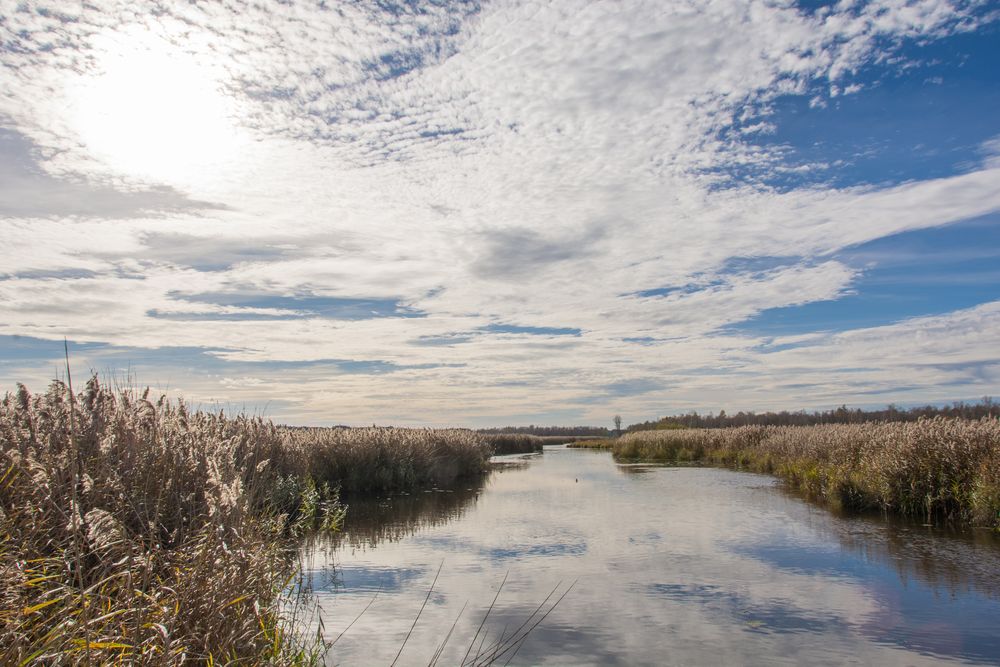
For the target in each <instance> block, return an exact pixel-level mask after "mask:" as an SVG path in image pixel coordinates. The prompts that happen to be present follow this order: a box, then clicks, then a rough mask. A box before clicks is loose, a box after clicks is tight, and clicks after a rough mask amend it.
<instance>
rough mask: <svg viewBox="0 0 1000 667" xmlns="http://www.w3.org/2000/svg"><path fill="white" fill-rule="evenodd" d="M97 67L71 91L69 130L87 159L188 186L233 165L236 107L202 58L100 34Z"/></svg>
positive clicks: (129, 34) (144, 36) (132, 33)
mask: <svg viewBox="0 0 1000 667" xmlns="http://www.w3.org/2000/svg"><path fill="white" fill-rule="evenodd" d="M95 56H96V64H97V67H96V68H95V69H94V70H93V74H92V75H90V76H86V77H82V78H81V79H80V80H79V81H78V82H77V85H76V86H74V89H75V90H74V95H73V97H74V98H75V99H74V106H75V109H74V110H73V114H74V115H73V124H74V125H75V129H76V131H77V133H78V134H79V136H80V138H81V140H82V141H83V143H84V144H85V145H86V148H87V150H88V151H89V152H90V153H91V154H92V156H93V157H95V158H97V159H99V160H101V161H102V162H104V163H106V164H107V165H108V166H109V167H110V168H111V169H113V170H114V171H117V172H124V173H125V174H127V175H129V176H132V177H136V178H140V179H144V180H155V181H165V182H178V181H182V182H183V181H190V180H191V179H193V178H198V177H201V176H204V175H207V172H210V171H213V170H215V169H218V168H219V167H220V166H222V165H224V164H225V163H226V162H229V161H230V160H232V159H234V158H235V153H236V152H237V151H238V150H239V147H240V144H241V133H240V132H239V130H238V128H237V127H236V125H235V123H234V116H235V112H236V109H235V104H234V101H233V99H232V98H231V97H230V96H229V95H227V94H226V93H225V91H224V90H223V89H222V85H221V81H222V79H221V76H220V73H219V71H218V70H217V69H216V68H214V67H213V66H212V64H211V63H210V62H208V61H207V60H206V59H204V58H203V59H201V60H199V58H197V57H195V56H194V55H192V54H191V53H189V52H188V51H185V50H184V49H182V48H180V47H178V46H176V45H174V44H171V43H170V42H169V41H167V40H165V39H163V38H162V37H159V36H157V35H154V34H153V33H151V32H149V31H148V30H146V29H143V28H133V29H126V30H119V31H116V32H115V33H114V34H109V35H106V36H105V37H104V38H103V39H102V40H100V41H99V42H98V44H97V45H96V49H95Z"/></svg>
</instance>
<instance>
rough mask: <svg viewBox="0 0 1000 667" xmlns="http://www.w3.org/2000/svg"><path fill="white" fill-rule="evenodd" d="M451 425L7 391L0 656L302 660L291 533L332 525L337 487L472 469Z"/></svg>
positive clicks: (91, 660)
mask: <svg viewBox="0 0 1000 667" xmlns="http://www.w3.org/2000/svg"><path fill="white" fill-rule="evenodd" d="M462 433H463V432H454V431H404V430H402V429H362V430H352V431H350V432H341V431H337V430H331V429H310V430H306V431H302V430H294V429H286V428H279V427H276V426H274V425H273V424H271V423H270V422H268V421H266V420H263V419H260V418H255V417H248V416H235V417H228V416H225V415H223V414H221V413H215V414H213V413H206V412H198V411H191V410H189V409H188V408H187V407H186V406H185V404H184V403H183V402H170V401H167V400H166V399H165V398H160V399H158V400H150V398H149V396H148V390H147V392H145V393H139V392H137V391H133V390H129V389H125V390H119V391H112V390H110V389H108V388H106V387H104V386H102V385H101V384H100V383H99V382H98V380H97V379H96V378H91V379H90V381H89V382H88V383H87V385H86V389H85V390H84V391H83V392H82V393H80V394H79V395H76V396H73V395H72V392H71V391H70V389H69V387H67V386H66V385H65V384H63V383H61V382H54V383H53V384H52V385H51V386H50V387H49V389H48V391H47V392H45V393H44V394H39V395H31V394H30V393H29V392H28V391H27V390H26V389H25V388H24V387H23V386H19V387H18V390H17V391H16V392H15V393H13V394H7V395H6V396H5V397H4V398H3V400H2V401H0V664H5V665H6V664H28V663H40V664H77V663H85V664H108V663H119V662H120V663H132V664H134V663H142V664H152V665H157V664H175V663H180V662H196V663H206V664H214V663H240V664H309V663H315V662H318V661H319V660H320V659H321V656H322V654H323V653H324V651H325V648H326V646H325V644H324V643H323V641H322V639H320V638H319V637H316V638H310V637H303V636H302V635H301V634H300V633H299V632H298V631H297V629H298V625H297V624H296V619H295V613H297V612H295V611H294V610H295V605H294V604H291V605H290V604H289V602H290V600H289V598H290V596H294V595H295V593H294V591H296V590H297V587H296V586H295V585H294V580H295V575H296V559H295V554H296V552H297V547H298V539H299V537H300V536H301V535H303V534H307V533H309V532H311V531H317V530H331V529H336V528H337V526H338V525H339V523H340V521H341V519H342V518H343V508H342V506H341V505H340V503H339V500H338V491H337V490H338V487H343V488H344V489H348V490H350V491H352V492H359V493H361V492H366V491H376V490H377V491H379V492H383V493H384V492H391V491H396V490H401V489H407V488H416V487H419V486H420V485H427V484H436V483H442V482H446V481H448V480H451V479H454V478H456V477H458V476H461V475H462V474H472V473H474V472H477V471H480V470H482V469H483V468H484V467H485V465H486V461H487V460H488V456H489V451H490V450H489V447H488V446H487V445H486V444H485V443H484V442H483V441H482V440H481V439H478V438H476V437H475V436H474V435H472V434H471V433H470V434H468V435H462ZM465 433H468V432H465ZM289 609H292V610H293V611H292V612H289V611H288V610H289Z"/></svg>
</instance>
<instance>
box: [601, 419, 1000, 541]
mask: <svg viewBox="0 0 1000 667" xmlns="http://www.w3.org/2000/svg"><path fill="white" fill-rule="evenodd" d="M613 453H614V457H615V459H616V460H618V461H660V462H681V461H693V462H706V463H714V464H720V465H727V466H733V467H738V468H746V469H750V470H755V471H759V472H768V473H773V474H775V475H777V476H779V477H781V478H782V479H785V480H786V481H788V482H789V483H790V485H791V486H793V487H794V488H797V489H800V490H802V491H803V492H805V493H806V494H807V495H809V496H811V497H813V498H816V499H819V500H822V501H825V502H827V503H830V504H831V505H834V506H839V507H843V508H846V509H857V510H866V509H878V510H882V511H884V512H889V513H893V514H899V515H903V516H911V517H918V518H924V519H928V520H929V519H932V518H937V519H943V520H948V521H953V522H956V523H960V524H971V525H975V526H988V527H991V528H994V529H1000V420H996V419H983V420H979V421H970V420H962V419H946V418H941V417H937V418H934V419H925V420H920V421H917V422H909V423H898V422H897V423H887V422H882V423H869V424H838V425H825V426H744V427H739V428H728V429H686V430H677V431H641V432H637V433H630V434H627V435H625V436H623V437H622V438H620V439H619V440H617V441H616V442H615V444H614V448H613Z"/></svg>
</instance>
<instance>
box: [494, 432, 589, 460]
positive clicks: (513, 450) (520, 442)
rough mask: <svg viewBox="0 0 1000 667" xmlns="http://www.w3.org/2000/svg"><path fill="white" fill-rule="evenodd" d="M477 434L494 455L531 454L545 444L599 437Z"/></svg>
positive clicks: (538, 450) (576, 441)
mask: <svg viewBox="0 0 1000 667" xmlns="http://www.w3.org/2000/svg"><path fill="white" fill-rule="evenodd" d="M479 435H480V436H481V437H482V438H483V439H484V440H486V442H488V443H489V444H490V445H492V447H493V453H494V454H495V455H496V456H503V455H507V454H532V453H535V452H540V451H542V450H543V449H544V448H545V445H567V444H568V445H569V446H571V447H572V446H574V445H575V443H585V442H590V441H592V440H598V439H600V438H599V436H592V435H533V434H530V433H509V432H506V433H505V432H499V433H493V432H488V431H481V432H479Z"/></svg>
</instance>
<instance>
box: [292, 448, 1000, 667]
mask: <svg viewBox="0 0 1000 667" xmlns="http://www.w3.org/2000/svg"><path fill="white" fill-rule="evenodd" d="M351 512H352V513H353V514H354V516H353V517H352V520H351V522H349V524H348V526H347V532H346V533H345V535H344V536H343V537H342V538H340V540H339V542H337V544H335V545H331V551H330V552H329V553H327V554H323V555H322V556H320V555H319V554H317V553H314V554H313V556H314V557H313V559H312V561H310V563H311V567H314V568H316V570H317V571H319V570H320V569H322V568H323V567H326V566H329V565H330V564H331V563H334V562H335V563H336V566H337V569H336V571H337V576H336V577H334V578H333V580H331V581H330V582H328V583H329V585H327V586H325V587H324V586H317V591H318V593H319V595H320V597H321V598H322V599H323V602H324V608H325V610H326V611H325V614H326V615H325V616H324V622H325V626H326V631H327V633H328V634H330V635H331V636H336V635H337V634H338V633H339V632H340V631H341V630H343V629H344V627H345V626H346V625H347V624H348V623H350V621H351V620H352V619H353V618H354V617H355V616H356V615H357V613H358V612H359V611H360V610H361V609H362V608H363V607H364V606H365V605H366V604H368V603H369V602H371V600H372V596H373V595H374V591H381V592H380V593H379V598H378V600H377V601H376V603H375V604H373V605H372V607H371V609H370V610H369V611H368V612H366V614H365V615H364V617H363V618H362V619H361V620H359V622H358V623H357V624H356V625H355V626H354V627H352V629H351V630H350V632H349V633H347V634H346V635H345V636H344V638H343V639H341V641H340V642H339V643H338V644H337V646H336V650H335V651H334V653H333V654H332V655H331V656H330V662H331V663H338V664H345V665H350V664H372V663H374V664H380V663H388V662H391V660H392V658H393V656H394V655H395V653H396V651H397V650H398V649H399V646H400V642H401V640H402V637H404V636H405V635H406V632H407V631H408V630H409V627H410V626H411V625H412V623H413V619H414V617H415V615H416V613H417V610H418V609H419V608H420V605H421V603H422V601H423V599H424V596H425V595H426V594H427V590H428V588H429V587H430V584H431V581H432V580H433V578H434V576H435V572H436V571H437V569H438V567H439V566H442V563H443V566H442V569H441V575H440V578H439V580H438V582H437V584H436V585H435V588H434V594H433V595H432V596H431V598H430V600H429V602H428V604H427V608H426V609H425V611H424V612H423V614H422V615H421V617H420V622H419V624H418V627H417V628H416V629H415V631H414V635H413V637H411V639H410V640H409V642H408V643H407V645H406V649H405V651H404V653H403V655H402V656H401V658H400V663H399V664H427V662H428V661H429V659H430V658H431V656H433V655H434V653H435V651H436V650H437V648H438V646H439V644H440V643H441V640H442V639H443V638H444V636H445V635H446V634H447V632H448V629H449V628H450V627H451V625H452V623H453V622H454V621H455V618H456V616H457V615H458V613H459V610H461V609H462V608H463V605H466V604H467V605H468V606H467V607H466V608H465V611H464V612H463V614H462V617H461V618H459V621H458V623H457V624H456V626H455V631H454V634H453V637H452V639H451V640H450V642H451V644H450V645H449V646H446V648H445V650H444V652H443V653H442V656H441V663H442V664H458V663H460V662H461V659H462V656H463V653H464V651H465V650H466V649H467V647H468V646H469V641H470V640H472V639H473V638H474V636H475V632H476V629H477V627H478V625H479V624H480V622H482V619H483V617H484V616H485V615H486V613H487V610H488V609H489V605H490V602H491V600H492V599H493V597H494V595H496V593H497V588H498V587H499V585H500V582H501V581H503V579H504V577H505V576H507V577H508V578H507V583H506V584H505V585H504V587H503V590H502V591H501V595H500V599H499V601H498V602H497V606H496V607H495V608H494V609H493V610H492V611H490V616H489V619H488V622H487V623H485V624H484V626H485V628H486V630H487V631H488V632H489V636H490V637H491V639H490V640H488V641H495V640H496V639H498V638H499V637H500V636H501V635H502V634H503V633H505V632H510V629H511V628H512V627H516V626H517V625H519V624H520V623H521V622H522V621H523V620H524V619H525V618H526V617H528V616H529V615H530V614H531V612H532V610H533V609H535V608H536V606H537V605H538V603H539V602H540V601H541V600H542V599H543V598H544V596H545V595H546V594H547V593H548V592H549V591H550V590H551V589H552V588H553V587H554V586H556V585H558V584H560V583H561V584H562V585H563V586H565V585H567V584H568V583H569V582H571V581H573V580H577V579H578V580H579V583H578V584H577V586H576V588H574V590H573V592H572V593H571V594H570V596H569V597H567V598H566V599H565V600H564V601H563V602H562V603H561V604H560V605H559V607H558V608H557V609H556V610H555V611H554V612H552V614H551V615H550V616H549V617H548V618H547V619H546V621H545V622H544V623H543V624H542V625H541V626H539V627H538V628H537V629H536V630H535V631H534V632H533V633H532V635H531V636H530V637H529V638H528V640H527V641H526V642H525V643H524V644H523V646H522V647H521V648H520V650H519V652H518V653H517V655H516V657H515V659H514V661H513V663H512V664H542V663H563V664H566V663H569V664H602V665H604V664H664V663H672V664H705V663H710V664H723V663H740V664H768V665H770V664H775V663H782V662H787V663H798V664H803V663H808V664H842V663H844V662H860V663H865V664H890V665H891V664H907V665H909V664H941V663H942V662H948V661H959V662H964V663H968V662H973V663H975V662H980V663H995V662H998V661H1000V645H998V640H997V639H996V638H995V634H996V633H995V625H996V619H997V618H1000V600H998V597H1000V596H998V595H997V591H998V587H1000V574H998V573H1000V545H998V541H997V540H996V539H995V538H993V537H992V536H985V537H984V536H982V535H975V534H972V535H959V536H956V535H950V536H949V535H941V534H938V533H935V532H933V531H928V530H927V529H926V528H923V527H921V526H914V525H907V524H898V523H890V522H886V521H882V520H879V519H872V518H859V517H838V516H836V515H834V514H832V513H830V512H828V511H827V510H825V509H823V508H819V507H816V506H814V505H811V504H808V503H805V502H803V501H802V500H801V499H799V498H797V497H795V496H793V495H791V494H788V493H785V492H783V491H782V490H781V488H780V486H779V485H778V484H777V483H776V482H775V480H773V479H772V478H770V477H766V476H761V475H753V474H748V473H737V472H732V471H727V470H719V469H713V468H698V467H683V468H663V467H658V466H616V465H615V464H614V463H613V462H612V461H611V458H610V455H608V454H607V453H606V452H590V451H586V450H566V449H564V448H548V449H547V450H546V453H545V454H544V455H543V456H542V457H534V459H532V460H521V461H520V462H518V463H514V464H512V465H509V466H505V467H503V468H501V469H499V470H498V471H497V472H495V473H494V474H493V475H492V476H490V477H489V478H488V479H486V480H484V481H483V484H482V486H476V487H467V488H465V489H461V490H455V491H454V492H453V493H434V494H419V495H416V496H411V497H406V498H401V499H395V500H393V501H391V502H382V503H375V504H372V505H370V506H358V505H352V507H351ZM804 637H808V641H803V638H804Z"/></svg>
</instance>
